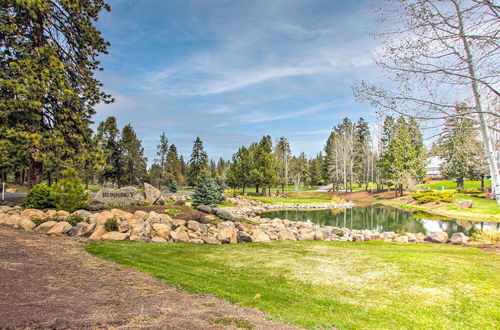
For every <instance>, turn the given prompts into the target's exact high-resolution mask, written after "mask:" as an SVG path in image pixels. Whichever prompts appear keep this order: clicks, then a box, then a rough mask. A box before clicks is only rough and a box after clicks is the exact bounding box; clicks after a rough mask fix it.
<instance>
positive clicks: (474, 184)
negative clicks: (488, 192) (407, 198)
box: [417, 180, 491, 190]
mask: <svg viewBox="0 0 500 330" xmlns="http://www.w3.org/2000/svg"><path fill="white" fill-rule="evenodd" d="M484 186H485V187H491V180H485V181H484ZM417 187H418V188H420V189H423V187H429V188H430V189H438V188H439V187H444V189H446V190H456V189H457V183H456V182H455V181H452V180H445V181H439V182H435V183H430V184H420V185H418V186H417ZM464 188H465V189H480V188H481V181H471V180H465V181H464Z"/></svg>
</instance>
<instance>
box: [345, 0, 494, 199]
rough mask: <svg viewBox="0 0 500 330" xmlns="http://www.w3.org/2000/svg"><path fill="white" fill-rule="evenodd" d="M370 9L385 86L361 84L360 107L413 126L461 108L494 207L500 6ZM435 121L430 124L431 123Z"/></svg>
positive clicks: (483, 0) (476, 1) (416, 0)
mask: <svg viewBox="0 0 500 330" xmlns="http://www.w3.org/2000/svg"><path fill="white" fill-rule="evenodd" d="M387 3H388V6H387V7H385V8H383V9H378V12H380V13H381V14H382V15H381V22H382V23H383V24H382V27H386V28H387V30H385V31H381V32H379V33H377V34H376V36H377V37H379V38H380V39H381V41H382V47H381V48H380V50H379V51H378V52H377V55H376V57H377V58H376V63H377V64H378V65H379V66H380V67H381V68H382V69H383V70H384V72H385V73H387V76H388V78H390V80H392V82H393V83H392V84H391V85H390V86H389V87H388V88H386V87H382V86H374V85H370V84H369V83H367V82H362V83H361V84H360V85H359V86H356V87H355V88H354V92H355V96H356V97H357V99H358V100H360V101H368V102H370V103H371V104H372V105H374V106H376V107H377V108H379V109H380V110H382V111H384V112H386V111H393V112H396V113H399V114H402V115H405V116H410V117H413V118H416V119H419V120H429V121H432V122H435V121H438V122H442V121H444V120H446V119H449V118H452V117H454V116H457V114H456V113H455V112H454V108H455V105H456V104H457V103H461V102H464V103H466V104H468V108H467V110H468V113H466V114H465V115H467V116H471V115H472V116H474V118H475V119H476V124H477V128H478V129H480V131H481V134H482V140H483V145H484V151H485V154H486V155H487V158H488V164H489V169H490V175H491V178H492V186H493V191H494V193H495V196H496V199H497V201H498V203H499V204H500V175H499V170H498V156H497V155H496V153H497V151H495V146H494V141H493V137H492V133H491V132H492V131H493V132H495V133H497V132H499V131H500V127H499V126H498V119H499V118H500V101H499V100H500V92H499V86H500V69H499V67H500V6H499V5H498V4H496V3H495V2H494V0H446V1H435V0H388V1H387ZM434 124H436V123H433V125H434Z"/></svg>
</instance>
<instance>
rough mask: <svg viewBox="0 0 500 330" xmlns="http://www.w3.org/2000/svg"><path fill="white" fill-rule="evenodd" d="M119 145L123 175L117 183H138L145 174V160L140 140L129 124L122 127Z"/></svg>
mask: <svg viewBox="0 0 500 330" xmlns="http://www.w3.org/2000/svg"><path fill="white" fill-rule="evenodd" d="M120 147H121V150H122V154H121V159H122V162H123V177H121V178H120V180H119V185H120V186H121V185H123V184H128V185H134V184H138V183H140V182H141V181H142V179H143V178H144V176H145V175H146V161H147V160H146V158H145V157H144V149H143V148H142V145H141V141H140V140H139V139H138V138H137V136H136V134H135V131H134V129H133V128H132V126H131V125H130V124H128V125H125V126H124V127H123V130H122V134H121V140H120Z"/></svg>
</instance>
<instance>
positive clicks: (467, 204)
mask: <svg viewBox="0 0 500 330" xmlns="http://www.w3.org/2000/svg"><path fill="white" fill-rule="evenodd" d="M473 206H474V202H473V201H471V200H470V199H467V200H465V201H461V202H458V203H457V209H459V210H463V209H470V208H471V207H473Z"/></svg>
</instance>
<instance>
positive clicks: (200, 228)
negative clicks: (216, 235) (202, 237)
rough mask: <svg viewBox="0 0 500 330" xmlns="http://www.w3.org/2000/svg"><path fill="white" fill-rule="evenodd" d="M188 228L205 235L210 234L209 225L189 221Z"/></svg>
mask: <svg viewBox="0 0 500 330" xmlns="http://www.w3.org/2000/svg"><path fill="white" fill-rule="evenodd" d="M187 228H188V229H189V230H191V231H199V232H201V233H203V234H207V233H208V228H207V225H205V224H202V223H199V222H197V221H192V220H190V221H188V223H187Z"/></svg>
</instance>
